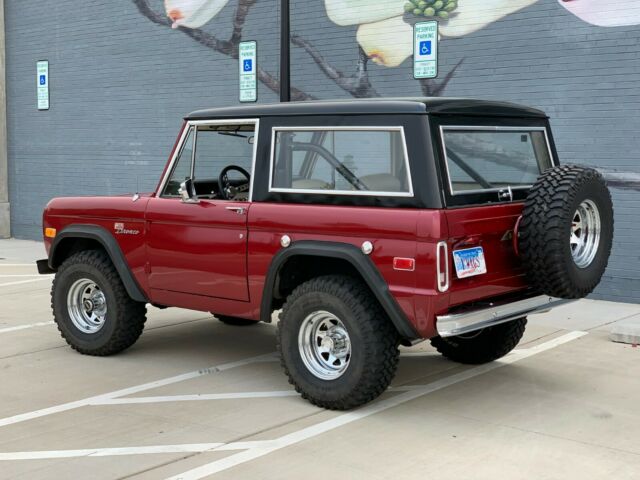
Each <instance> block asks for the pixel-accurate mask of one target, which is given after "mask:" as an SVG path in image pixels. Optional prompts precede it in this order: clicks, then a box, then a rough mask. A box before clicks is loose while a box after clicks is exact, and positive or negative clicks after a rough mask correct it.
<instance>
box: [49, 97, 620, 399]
mask: <svg viewBox="0 0 640 480" xmlns="http://www.w3.org/2000/svg"><path fill="white" fill-rule="evenodd" d="M43 221H44V225H43V229H44V239H45V244H46V248H47V252H48V259H46V260H40V261H39V262H38V267H39V271H40V272H41V273H51V272H55V273H56V275H55V280H54V283H53V288H52V292H51V296H52V307H53V314H54V317H55V321H56V323H57V325H58V328H59V329H60V332H61V333H62V336H63V337H64V338H65V340H66V341H67V342H68V343H69V345H71V347H73V348H74V349H76V350H77V351H79V352H81V353H84V354H89V355H110V354H114V353H117V352H120V351H122V350H124V349H126V348H127V347H130V346H131V345H133V344H134V343H135V341H136V340H137V339H138V337H139V336H140V334H141V333H142V329H143V327H144V323H145V319H146V304H147V303H150V304H152V305H156V306H159V307H173V306H175V307H182V308H188V309H193V310H201V311H206V312H211V313H212V314H213V315H215V317H216V318H217V319H218V320H220V321H222V322H224V323H227V324H231V325H253V324H255V323H256V322H259V321H262V322H271V319H272V314H273V312H274V311H277V310H280V313H279V321H278V333H277V337H278V349H279V353H280V356H281V359H282V365H283V367H284V370H285V373H286V374H287V375H288V377H289V381H290V382H291V383H292V384H293V385H294V386H295V388H296V390H297V391H298V392H300V393H301V394H302V396H303V397H304V398H306V399H308V400H310V401H311V402H313V403H314V404H316V405H319V406H322V407H326V408H331V409H348V408H352V407H355V406H358V405H361V404H363V403H365V402H368V401H370V400H372V399H374V398H376V397H377V396H378V395H380V394H381V393H382V392H384V390H385V389H386V388H387V387H388V385H389V383H390V382H391V380H392V378H393V376H394V373H395V371H396V366H397V363H398V356H399V353H398V345H399V344H404V345H412V344H414V343H416V342H419V341H420V340H423V339H429V340H431V343H432V344H433V345H434V346H435V347H436V348H437V349H438V351H439V352H440V353H442V354H443V355H445V356H446V357H448V358H450V359H452V360H454V361H458V362H464V363H483V362H490V361H492V360H495V359H497V358H500V357H502V356H504V355H505V354H507V353H508V352H509V351H511V350H512V349H513V348H514V347H515V346H516V344H517V343H518V342H519V340H520V338H521V337H522V334H523V332H524V329H525V325H526V322H527V320H526V316H527V315H529V314H532V313H535V312H540V311H546V310H548V309H549V308H551V307H553V306H554V305H557V304H559V303H561V302H564V301H567V300H569V299H576V298H581V297H584V296H586V295H587V294H589V293H590V292H591V291H592V290H593V289H594V288H595V286H596V285H597V284H598V282H599V281H600V278H601V276H602V274H603V272H604V269H605V267H606V265H607V261H608V258H609V252H610V249H611V243H612V236H613V209H612V203H611V197H610V195H609V191H608V189H607V187H606V185H605V183H604V181H603V179H602V177H601V175H600V174H599V173H598V172H596V171H595V170H593V169H590V168H584V167H578V166H560V165H559V162H558V156H557V153H556V150H555V146H554V142H553V137H552V135H551V130H550V126H549V121H548V118H547V116H546V115H545V114H544V113H543V112H541V111H539V110H535V109H532V108H526V107H522V106H518V105H514V104H508V103H502V102H489V101H480V100H465V99H444V98H420V99H397V100H393V99H388V100H361V101H344V102H338V101H335V102H301V103H291V104H277V105H254V106H248V107H247V106H243V107H229V108H218V109H212V110H201V111H197V112H194V113H191V114H190V115H188V116H187V117H186V120H185V122H184V124H183V127H182V130H181V132H180V134H179V137H178V140H177V141H176V143H175V146H174V148H173V152H172V153H171V155H170V157H169V161H168V163H167V166H166V168H165V170H164V173H163V174H162V176H161V178H160V181H159V183H158V186H157V188H156V190H155V191H154V192H152V193H145V194H135V195H133V196H115V197H83V198H56V199H54V200H52V201H51V202H50V203H49V204H48V205H47V207H46V210H45V212H44V220H43Z"/></svg>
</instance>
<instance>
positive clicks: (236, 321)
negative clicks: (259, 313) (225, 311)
mask: <svg viewBox="0 0 640 480" xmlns="http://www.w3.org/2000/svg"><path fill="white" fill-rule="evenodd" d="M213 315H214V316H215V317H216V319H217V320H218V321H220V322H222V323H224V324H225V325H233V326H234V327H248V326H249V325H257V324H258V323H260V322H257V321H255V320H247V319H246V318H239V317H229V316H227V315H216V314H215V313H214V314H213Z"/></svg>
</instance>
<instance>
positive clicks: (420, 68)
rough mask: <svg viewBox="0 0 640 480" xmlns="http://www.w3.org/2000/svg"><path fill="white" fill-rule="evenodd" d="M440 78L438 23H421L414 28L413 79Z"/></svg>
mask: <svg viewBox="0 0 640 480" xmlns="http://www.w3.org/2000/svg"><path fill="white" fill-rule="evenodd" d="M437 76H438V22H436V21H435V20H434V21H430V22H419V23H416V24H415V25H414V27H413V78H435V77H437Z"/></svg>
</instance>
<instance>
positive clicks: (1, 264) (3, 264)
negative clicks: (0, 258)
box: [0, 262, 36, 268]
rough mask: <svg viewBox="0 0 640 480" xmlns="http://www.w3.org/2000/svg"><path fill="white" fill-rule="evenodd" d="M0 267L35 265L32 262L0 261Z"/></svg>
mask: <svg viewBox="0 0 640 480" xmlns="http://www.w3.org/2000/svg"><path fill="white" fill-rule="evenodd" d="M0 267H34V268H35V267H36V264H35V262H34V263H0Z"/></svg>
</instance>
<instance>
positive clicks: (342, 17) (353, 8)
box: [324, 0, 408, 26]
mask: <svg viewBox="0 0 640 480" xmlns="http://www.w3.org/2000/svg"><path fill="white" fill-rule="evenodd" d="M407 1H408V0H325V1H324V5H325V8H326V9H327V15H328V16H329V18H330V19H331V21H332V22H333V23H336V24H338V25H343V26H344V25H358V24H361V23H371V22H378V21H380V20H384V19H386V18H391V17H395V16H398V15H402V14H403V13H404V4H405V3H407Z"/></svg>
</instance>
